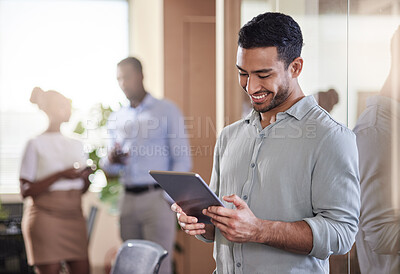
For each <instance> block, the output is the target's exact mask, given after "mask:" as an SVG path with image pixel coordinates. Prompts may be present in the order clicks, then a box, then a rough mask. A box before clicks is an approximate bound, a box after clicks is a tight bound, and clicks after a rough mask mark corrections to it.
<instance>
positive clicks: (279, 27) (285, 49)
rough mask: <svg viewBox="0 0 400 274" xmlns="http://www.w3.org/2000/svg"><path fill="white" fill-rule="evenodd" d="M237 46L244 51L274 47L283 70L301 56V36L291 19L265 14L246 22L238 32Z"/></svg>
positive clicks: (297, 26) (273, 13)
mask: <svg viewBox="0 0 400 274" xmlns="http://www.w3.org/2000/svg"><path fill="white" fill-rule="evenodd" d="M238 45H239V46H240V47H241V48H244V49H251V48H261V47H276V49H277V51H278V58H279V59H280V60H281V61H283V62H284V64H285V69H287V68H288V67H289V65H290V63H292V62H293V60H294V59H296V58H297V57H299V56H300V55H301V48H302V47H303V35H302V33H301V29H300V26H299V25H298V24H297V23H296V21H294V20H293V18H292V17H290V16H288V15H285V14H282V13H278V12H266V13H263V14H260V15H258V16H256V17H254V18H253V19H251V20H250V21H249V22H247V23H246V24H245V25H244V26H243V27H242V28H241V29H240V31H239V40H238Z"/></svg>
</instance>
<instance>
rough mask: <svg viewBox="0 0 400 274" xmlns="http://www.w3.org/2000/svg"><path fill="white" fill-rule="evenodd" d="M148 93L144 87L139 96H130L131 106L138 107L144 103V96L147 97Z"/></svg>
mask: <svg viewBox="0 0 400 274" xmlns="http://www.w3.org/2000/svg"><path fill="white" fill-rule="evenodd" d="M146 95H147V92H146V91H145V90H144V89H143V90H142V92H141V93H140V95H139V96H136V97H135V98H130V99H129V102H130V104H131V107H133V108H136V107H137V106H139V105H140V103H142V101H143V99H144V97H146Z"/></svg>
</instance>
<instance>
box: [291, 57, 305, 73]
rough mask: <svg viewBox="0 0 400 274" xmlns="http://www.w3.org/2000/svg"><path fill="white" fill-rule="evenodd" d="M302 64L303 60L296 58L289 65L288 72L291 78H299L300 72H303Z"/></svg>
mask: <svg viewBox="0 0 400 274" xmlns="http://www.w3.org/2000/svg"><path fill="white" fill-rule="evenodd" d="M303 62H304V61H303V58H301V57H297V58H296V59H294V60H293V62H292V63H290V65H289V68H288V70H289V73H290V75H291V76H292V78H297V77H299V75H300V73H301V71H302V70H303Z"/></svg>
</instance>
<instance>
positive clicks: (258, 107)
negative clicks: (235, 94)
mask: <svg viewBox="0 0 400 274" xmlns="http://www.w3.org/2000/svg"><path fill="white" fill-rule="evenodd" d="M253 109H254V110H255V111H257V112H260V113H264V112H267V111H269V110H271V106H270V105H258V104H253Z"/></svg>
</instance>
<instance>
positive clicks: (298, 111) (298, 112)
mask: <svg viewBox="0 0 400 274" xmlns="http://www.w3.org/2000/svg"><path fill="white" fill-rule="evenodd" d="M316 105H317V101H315V98H314V96H312V95H309V96H306V97H304V98H302V99H301V100H300V101H298V102H296V103H295V104H294V105H293V106H291V107H290V108H289V109H288V110H286V111H284V112H279V113H278V114H277V115H276V116H277V120H278V119H279V118H280V116H285V114H288V115H290V116H293V117H294V118H296V119H297V120H301V119H303V118H304V116H306V114H307V113H308V112H309V111H310V110H311V109H312V108H313V107H314V106H316ZM257 119H258V120H259V119H260V116H259V113H258V112H257V111H255V110H254V109H253V110H252V111H251V112H250V113H249V114H248V115H247V116H246V117H245V118H244V120H245V121H246V122H247V123H250V122H254V121H256V120H257Z"/></svg>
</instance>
